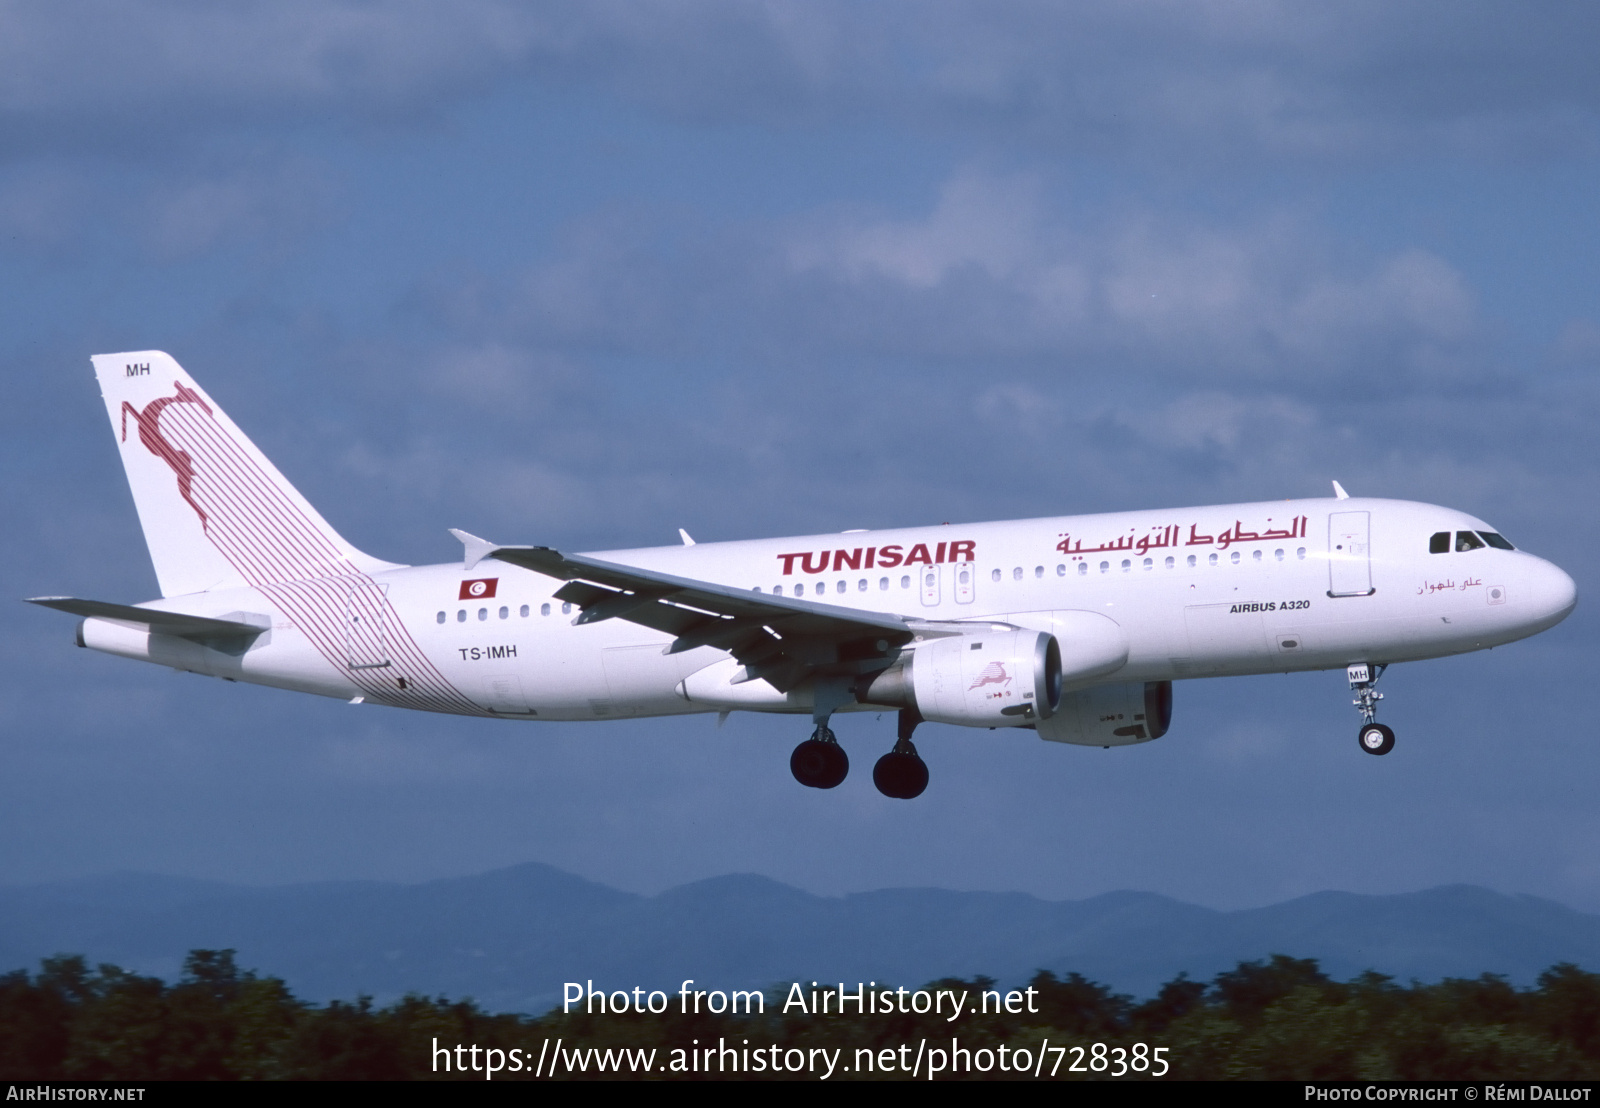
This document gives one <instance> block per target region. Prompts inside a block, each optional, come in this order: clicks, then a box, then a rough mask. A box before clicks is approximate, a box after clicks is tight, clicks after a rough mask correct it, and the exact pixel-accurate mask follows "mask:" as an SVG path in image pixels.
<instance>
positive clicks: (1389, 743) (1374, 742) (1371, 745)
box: [1356, 723, 1394, 754]
mask: <svg viewBox="0 0 1600 1108" xmlns="http://www.w3.org/2000/svg"><path fill="white" fill-rule="evenodd" d="M1356 742H1358V743H1360V744H1361V749H1362V750H1365V751H1366V752H1367V753H1368V754H1387V753H1389V751H1391V750H1393V749H1394V732H1393V731H1391V730H1389V728H1387V727H1385V726H1384V725H1383V724H1381V723H1364V724H1362V725H1361V730H1360V731H1358V732H1357V733H1356Z"/></svg>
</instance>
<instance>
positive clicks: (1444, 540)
mask: <svg viewBox="0 0 1600 1108" xmlns="http://www.w3.org/2000/svg"><path fill="white" fill-rule="evenodd" d="M1428 553H1429V554H1448V553H1450V532H1449V531H1435V532H1434V533H1433V537H1432V538H1431V539H1429V540H1428Z"/></svg>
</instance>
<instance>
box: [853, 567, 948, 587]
mask: <svg viewBox="0 0 1600 1108" xmlns="http://www.w3.org/2000/svg"><path fill="white" fill-rule="evenodd" d="M957 580H959V581H960V582H961V583H962V584H963V585H965V584H966V583H967V582H968V581H970V580H972V574H970V573H968V572H967V571H966V570H962V571H961V573H960V575H959V576H958V578H957ZM861 587H862V588H866V587H867V583H866V582H865V581H863V582H861Z"/></svg>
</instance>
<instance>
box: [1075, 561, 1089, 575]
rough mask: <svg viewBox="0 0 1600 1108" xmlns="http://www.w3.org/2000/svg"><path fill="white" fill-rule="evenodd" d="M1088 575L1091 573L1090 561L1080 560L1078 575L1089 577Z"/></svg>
mask: <svg viewBox="0 0 1600 1108" xmlns="http://www.w3.org/2000/svg"><path fill="white" fill-rule="evenodd" d="M1088 575H1089V563H1088V562H1079V563H1078V576H1079V577H1087V576H1088Z"/></svg>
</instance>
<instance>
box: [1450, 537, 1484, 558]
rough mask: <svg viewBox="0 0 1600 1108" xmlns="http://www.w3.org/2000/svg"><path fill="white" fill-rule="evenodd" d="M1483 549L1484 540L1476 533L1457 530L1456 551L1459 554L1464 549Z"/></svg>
mask: <svg viewBox="0 0 1600 1108" xmlns="http://www.w3.org/2000/svg"><path fill="white" fill-rule="evenodd" d="M1482 549H1483V540H1482V539H1480V538H1479V537H1478V536H1477V535H1474V534H1473V533H1472V532H1471V531H1457V532H1456V553H1457V554H1460V553H1461V552H1462V551H1465V550H1482Z"/></svg>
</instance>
